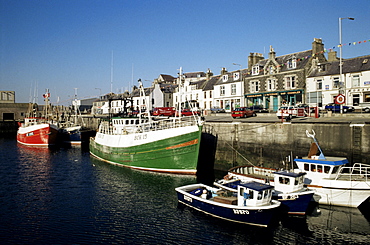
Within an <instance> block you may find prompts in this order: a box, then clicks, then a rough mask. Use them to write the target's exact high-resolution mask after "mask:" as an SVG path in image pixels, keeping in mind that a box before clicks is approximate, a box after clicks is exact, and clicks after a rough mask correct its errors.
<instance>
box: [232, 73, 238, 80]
mask: <svg viewBox="0 0 370 245" xmlns="http://www.w3.org/2000/svg"><path fill="white" fill-rule="evenodd" d="M233 78H234V81H236V80H239V72H235V73H234V74H233Z"/></svg>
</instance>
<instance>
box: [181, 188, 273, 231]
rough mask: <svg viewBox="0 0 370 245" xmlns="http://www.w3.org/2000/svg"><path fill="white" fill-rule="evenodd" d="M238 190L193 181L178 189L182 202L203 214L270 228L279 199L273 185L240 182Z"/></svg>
mask: <svg viewBox="0 0 370 245" xmlns="http://www.w3.org/2000/svg"><path fill="white" fill-rule="evenodd" d="M237 188H238V191H237V192H228V191H227V190H225V189H221V188H214V187H210V186H207V185H204V184H192V185H186V186H182V187H178V188H176V189H175V190H176V192H177V197H178V201H179V202H180V203H182V204H184V205H186V206H189V207H191V208H194V209H196V210H198V211H201V212H203V213H206V214H209V215H212V216H215V217H217V218H221V219H224V220H228V221H233V222H237V223H244V224H249V225H255V226H262V227H267V226H268V225H269V224H270V222H271V221H272V220H273V219H274V217H275V215H276V214H277V212H279V209H278V207H279V206H280V202H279V201H275V200H272V199H271V195H272V189H273V187H272V186H270V185H265V184H262V183H258V182H249V183H244V184H239V185H238V187H237Z"/></svg>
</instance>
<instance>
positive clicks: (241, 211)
mask: <svg viewBox="0 0 370 245" xmlns="http://www.w3.org/2000/svg"><path fill="white" fill-rule="evenodd" d="M233 211H234V214H249V211H248V210H240V209H233Z"/></svg>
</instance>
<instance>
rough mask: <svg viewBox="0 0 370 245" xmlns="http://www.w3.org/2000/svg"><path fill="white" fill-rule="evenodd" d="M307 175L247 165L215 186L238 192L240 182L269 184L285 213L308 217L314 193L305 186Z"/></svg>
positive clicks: (232, 172) (230, 173)
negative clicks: (237, 187)
mask: <svg viewBox="0 0 370 245" xmlns="http://www.w3.org/2000/svg"><path fill="white" fill-rule="evenodd" d="M305 174H306V173H304V172H289V171H277V170H276V169H272V168H264V167H258V166H254V165H245V166H238V167H234V168H231V169H230V170H229V171H228V175H226V176H225V178H224V179H222V180H219V181H217V182H215V183H214V185H216V186H218V187H223V188H228V189H229V190H230V191H232V190H234V191H236V186H237V184H238V182H241V183H243V182H248V181H257V182H260V183H267V184H269V185H271V186H274V190H273V194H272V198H273V199H274V200H278V201H280V202H281V205H282V207H283V209H284V211H285V212H287V213H288V214H291V215H306V212H307V209H308V207H309V204H310V202H311V200H312V197H313V195H314V191H313V190H310V189H307V188H306V187H305V186H304V176H305Z"/></svg>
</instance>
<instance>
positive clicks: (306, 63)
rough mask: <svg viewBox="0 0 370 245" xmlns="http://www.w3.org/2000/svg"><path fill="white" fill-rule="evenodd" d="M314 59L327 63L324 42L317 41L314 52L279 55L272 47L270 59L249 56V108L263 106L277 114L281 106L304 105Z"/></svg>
mask: <svg viewBox="0 0 370 245" xmlns="http://www.w3.org/2000/svg"><path fill="white" fill-rule="evenodd" d="M313 58H315V59H317V60H318V61H319V62H326V58H325V56H324V45H323V43H322V40H321V39H316V38H315V39H314V41H313V43H312V49H311V50H307V51H302V52H297V53H293V54H288V55H283V56H276V53H275V50H274V49H273V48H272V47H271V46H270V52H269V57H268V58H267V59H265V58H264V57H263V56H262V54H259V53H250V56H249V57H248V73H247V74H246V76H245V78H244V93H245V101H246V102H245V104H246V106H252V105H262V106H263V107H265V108H268V109H269V110H272V111H276V110H277V109H278V108H279V107H280V106H281V105H282V104H290V105H295V104H298V103H305V102H306V98H305V88H306V77H307V75H308V72H309V70H310V68H311V66H312V63H311V61H312V59H313Z"/></svg>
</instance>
